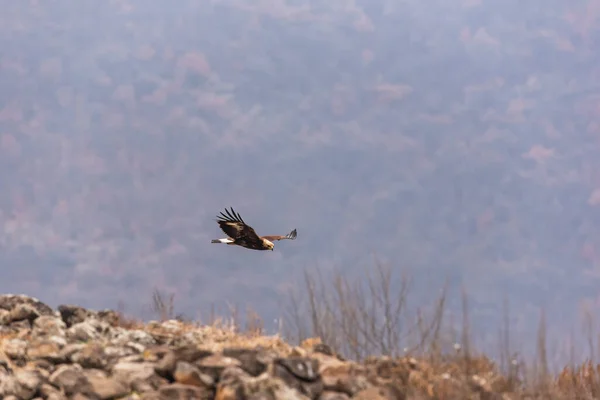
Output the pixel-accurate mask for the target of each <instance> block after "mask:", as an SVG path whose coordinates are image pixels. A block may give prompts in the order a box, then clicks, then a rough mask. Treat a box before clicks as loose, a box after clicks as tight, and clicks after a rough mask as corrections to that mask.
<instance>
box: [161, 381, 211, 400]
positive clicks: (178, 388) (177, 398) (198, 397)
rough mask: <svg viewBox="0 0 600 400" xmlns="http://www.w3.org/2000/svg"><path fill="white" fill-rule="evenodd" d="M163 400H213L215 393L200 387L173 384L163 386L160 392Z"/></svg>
mask: <svg viewBox="0 0 600 400" xmlns="http://www.w3.org/2000/svg"><path fill="white" fill-rule="evenodd" d="M158 393H159V395H160V398H161V399H162V400H184V399H185V400H188V399H194V400H212V399H213V398H214V393H213V391H212V390H208V389H206V388H203V387H199V386H192V385H184V384H182V383H173V384H169V385H164V386H162V387H161V388H160V389H159V391H158Z"/></svg>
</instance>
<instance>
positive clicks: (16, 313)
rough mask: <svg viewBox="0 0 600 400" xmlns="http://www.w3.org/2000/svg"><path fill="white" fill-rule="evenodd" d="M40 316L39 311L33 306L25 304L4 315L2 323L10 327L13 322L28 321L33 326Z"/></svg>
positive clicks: (18, 305)
mask: <svg viewBox="0 0 600 400" xmlns="http://www.w3.org/2000/svg"><path fill="white" fill-rule="evenodd" d="M39 316H40V313H39V312H38V310H37V309H36V308H35V307H34V306H32V305H31V304H27V303H23V304H17V305H16V306H15V307H14V308H13V309H11V310H10V311H9V312H8V314H4V315H3V318H2V321H1V322H0V323H2V324H4V325H9V324H11V323H13V322H19V321H27V322H28V323H29V324H32V323H33V321H34V320H35V319H36V318H37V317H39Z"/></svg>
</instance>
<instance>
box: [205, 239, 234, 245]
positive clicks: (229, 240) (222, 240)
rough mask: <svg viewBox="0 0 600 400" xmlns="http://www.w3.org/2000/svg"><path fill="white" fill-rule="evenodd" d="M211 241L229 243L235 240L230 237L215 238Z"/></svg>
mask: <svg viewBox="0 0 600 400" xmlns="http://www.w3.org/2000/svg"><path fill="white" fill-rule="evenodd" d="M210 242H211V243H226V244H229V243H233V240H232V239H229V238H225V239H213V240H211V241H210Z"/></svg>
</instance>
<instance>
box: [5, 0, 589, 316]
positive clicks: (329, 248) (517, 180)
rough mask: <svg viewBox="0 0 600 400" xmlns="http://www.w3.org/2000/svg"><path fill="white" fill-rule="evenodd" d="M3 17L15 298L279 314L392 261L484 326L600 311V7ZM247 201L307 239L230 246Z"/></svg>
mask: <svg viewBox="0 0 600 400" xmlns="http://www.w3.org/2000/svg"><path fill="white" fill-rule="evenodd" d="M4 8H5V10H4V12H3V13H2V16H0V22H1V24H0V33H1V35H0V45H1V48H2V49H3V51H2V54H1V58H0V60H1V61H0V62H1V64H0V68H1V71H2V73H1V75H0V152H1V156H0V166H1V168H0V185H1V187H2V188H3V190H2V193H1V195H0V210H1V216H0V218H1V221H2V224H3V227H4V231H3V233H2V234H1V235H0V236H1V238H0V239H1V243H2V248H3V252H2V256H0V266H1V267H2V268H1V270H2V272H1V273H0V282H3V283H0V290H3V291H7V290H8V291H18V292H27V294H31V295H36V296H38V297H40V298H43V299H44V300H45V301H47V302H48V303H50V304H55V303H57V302H77V303H79V304H81V305H83V306H91V307H113V306H114V303H116V302H117V301H118V300H123V301H125V302H126V303H127V305H128V306H129V307H131V308H133V309H134V310H137V309H139V307H141V306H143V305H144V304H145V303H147V302H148V298H149V296H150V293H151V289H152V287H153V286H155V285H158V286H159V287H161V288H165V289H166V290H171V291H176V292H177V293H178V302H179V303H178V304H179V306H180V307H181V309H182V311H184V312H186V313H190V314H193V313H195V312H196V311H198V310H199V309H202V308H204V307H206V306H207V305H208V304H209V303H210V302H213V301H214V302H217V303H224V302H226V301H233V302H240V303H241V304H245V303H252V304H253V305H254V306H255V307H256V308H259V311H262V312H263V313H264V314H265V315H266V316H273V317H275V316H277V315H278V313H279V308H278V304H279V303H280V302H281V299H282V298H284V297H285V295H286V293H287V288H288V287H289V286H290V285H292V286H294V285H298V284H301V281H300V278H301V273H302V270H303V269H304V268H305V267H314V266H316V265H318V266H319V267H320V268H322V269H328V268H331V267H332V266H334V265H336V266H343V268H344V269H346V270H347V271H348V273H352V271H354V270H355V269H356V268H357V267H358V266H362V265H364V264H365V263H370V262H371V254H372V253H373V252H375V253H376V254H377V255H378V256H379V257H380V258H383V259H385V260H389V261H391V262H393V263H394V264H395V265H397V266H398V267H399V268H400V267H406V268H411V270H412V271H413V274H415V275H416V276H417V277H423V278H427V279H426V280H425V281H426V283H421V286H420V287H419V290H420V296H421V297H422V298H423V300H424V301H426V300H427V299H428V298H430V297H431V296H430V292H431V290H437V289H434V286H432V285H434V284H435V282H437V283H441V281H442V280H443V279H444V278H445V277H450V278H451V282H452V285H453V287H454V288H457V287H458V285H460V284H465V285H466V286H467V288H468V289H469V291H470V293H471V294H472V296H473V298H474V299H475V301H476V304H477V305H478V306H477V307H474V308H475V314H476V318H478V320H481V321H491V320H496V318H497V315H498V314H497V310H498V309H499V304H500V303H501V302H500V299H501V295H502V294H503V293H507V294H509V296H510V298H511V302H512V303H513V304H516V308H517V309H518V310H519V312H521V313H527V314H526V315H528V316H529V317H532V316H533V317H537V315H538V314H537V313H538V309H537V307H539V306H546V307H553V310H554V312H553V315H552V316H550V317H549V320H554V321H562V322H564V321H565V320H564V318H565V317H572V315H571V314H572V312H573V309H574V307H576V306H577V305H578V304H581V303H582V302H586V301H587V302H589V301H591V302H595V301H597V300H596V298H597V294H596V291H595V287H597V286H596V285H597V284H598V278H597V276H598V273H597V271H598V266H599V261H600V258H599V255H600V253H599V252H598V245H599V244H600V231H599V228H598V227H599V224H598V223H599V222H600V212H599V210H598V206H599V205H600V195H599V194H598V193H600V192H599V190H600V174H599V173H598V171H600V157H598V154H599V152H598V137H599V136H598V134H599V133H600V117H599V115H600V114H599V110H600V108H599V105H600V95H599V94H598V88H599V87H600V79H599V78H600V68H599V67H598V66H599V65H600V63H599V61H600V59H599V56H598V53H597V52H596V51H595V49H596V48H597V45H598V44H599V43H600V30H599V22H598V17H600V3H599V2H597V1H578V2H571V3H568V4H566V3H563V2H557V1H554V2H550V3H548V2H547V1H545V2H541V1H537V0H536V1H532V2H528V3H527V4H521V3H518V2H516V1H509V2H506V1H502V2H500V1H476V0H469V1H467V0H465V1H463V2H462V7H456V6H455V5H452V6H450V4H449V3H445V2H442V1H428V2H417V1H412V0H411V1H407V2H392V1H387V0H375V1H338V2H329V1H321V0H316V1H312V0H311V1H309V0H300V1H283V0H280V1H277V2H266V1H252V2H251V1H247V0H230V1H210V2H209V1H206V2H201V3H198V2H192V1H180V2H177V3H170V4H168V5H167V4H166V3H164V2H158V1H155V0H153V1H148V2H143V3H140V2H133V1H125V0H124V1H116V0H114V1H109V2H105V3H102V5H99V3H93V2H87V1H83V2H77V3H72V2H69V3H67V2H61V1H57V2H52V3H44V2H39V1H27V2H14V3H7V4H6V5H5V7H4ZM229 206H233V207H234V208H235V209H236V210H237V211H238V212H240V213H241V215H242V216H243V217H244V219H245V220H246V221H247V222H248V223H250V224H251V225H253V226H254V227H255V229H256V230H257V231H258V232H259V233H263V234H278V233H287V232H289V230H291V229H293V228H297V229H298V240H296V241H294V242H281V243H277V245H276V251H275V252H273V253H270V254H266V253H260V252H249V251H245V250H244V249H236V248H231V247H226V246H215V245H211V244H210V239H211V238H215V237H222V233H221V232H220V231H219V230H218V227H217V225H216V224H215V223H214V217H215V215H216V214H217V213H218V211H220V210H221V209H222V208H223V207H229ZM428 279H432V280H433V282H432V281H430V280H428ZM417 281H418V279H417ZM107 299H108V300H107ZM107 301H108V303H110V304H107ZM479 310H481V312H479ZM525 320H527V318H525ZM530 323H532V321H530Z"/></svg>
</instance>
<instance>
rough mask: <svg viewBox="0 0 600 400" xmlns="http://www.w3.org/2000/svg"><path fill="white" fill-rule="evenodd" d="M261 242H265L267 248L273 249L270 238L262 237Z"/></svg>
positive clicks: (273, 245)
mask: <svg viewBox="0 0 600 400" xmlns="http://www.w3.org/2000/svg"><path fill="white" fill-rule="evenodd" d="M263 243H264V244H265V246H266V247H267V249H269V250H271V251H273V249H274V248H275V244H274V243H273V242H271V241H270V240H267V239H263Z"/></svg>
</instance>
